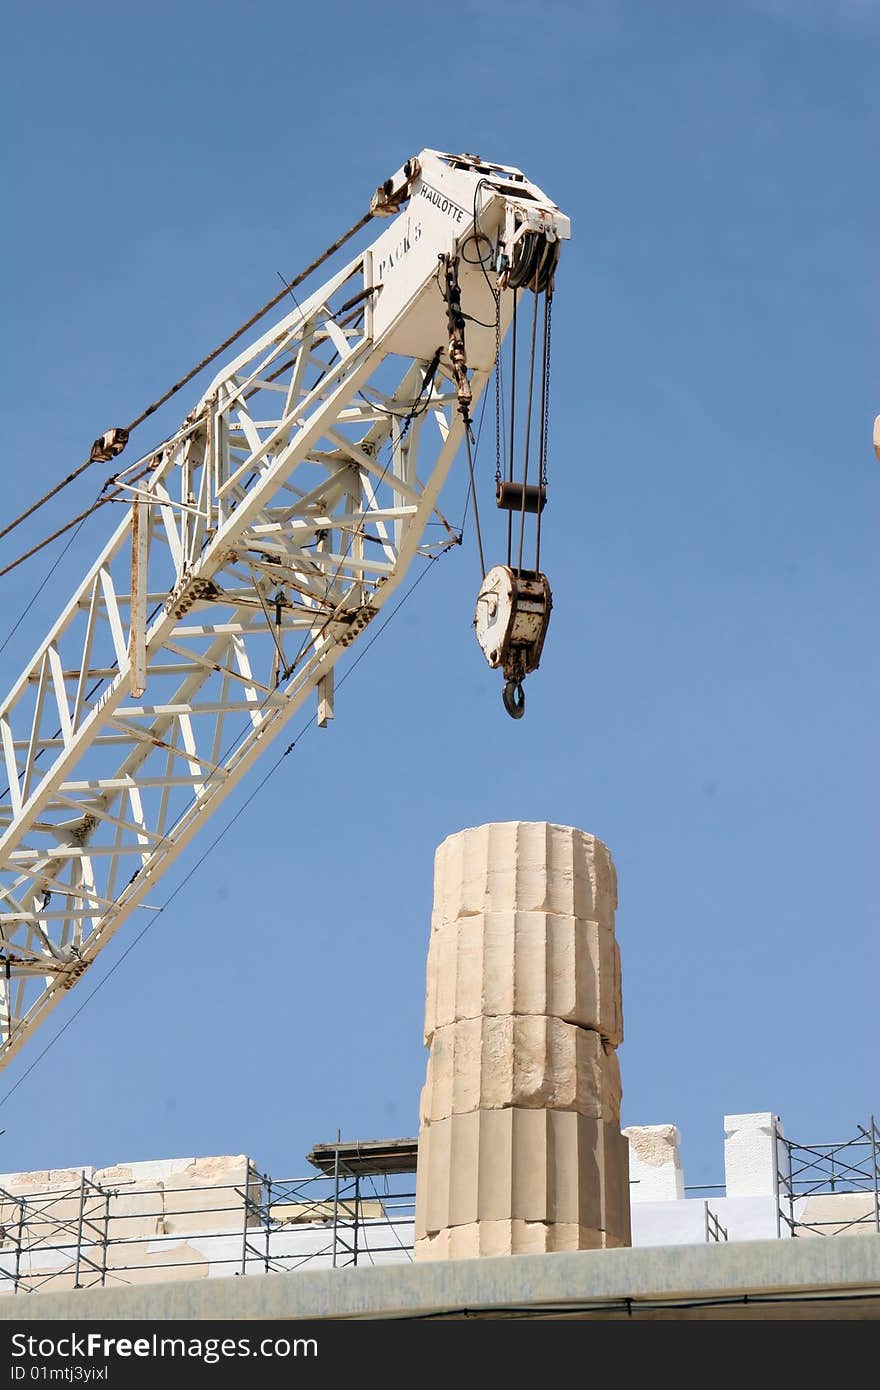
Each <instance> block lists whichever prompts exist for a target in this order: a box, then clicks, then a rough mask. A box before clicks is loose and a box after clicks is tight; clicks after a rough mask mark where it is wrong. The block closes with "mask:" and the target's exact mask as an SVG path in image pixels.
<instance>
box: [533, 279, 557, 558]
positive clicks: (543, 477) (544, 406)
mask: <svg viewBox="0 0 880 1390" xmlns="http://www.w3.org/2000/svg"><path fill="white" fill-rule="evenodd" d="M552 325H553V290H552V288H550V287H548V289H547V290H546V292H545V295H544V352H543V359H544V360H543V371H542V379H541V442H540V450H539V452H540V458H539V463H538V468H539V472H540V483H541V486H542V487H543V488H545V489H546V487H547V459H548V453H549V445H550V333H551V329H552ZM541 512H542V506H541V502H540V499H539V502H538V518H537V524H536V527H535V572H536V573H537V574H540V572H541Z"/></svg>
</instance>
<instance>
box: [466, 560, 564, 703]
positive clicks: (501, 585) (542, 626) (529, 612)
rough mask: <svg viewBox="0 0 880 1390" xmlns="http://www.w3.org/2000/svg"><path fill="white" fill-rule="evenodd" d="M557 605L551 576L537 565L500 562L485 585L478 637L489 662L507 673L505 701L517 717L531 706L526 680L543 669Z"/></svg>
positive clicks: (480, 597) (479, 604)
mask: <svg viewBox="0 0 880 1390" xmlns="http://www.w3.org/2000/svg"><path fill="white" fill-rule="evenodd" d="M552 607H553V595H552V594H551V592H550V585H549V583H548V580H547V576H546V575H545V574H541V573H540V572H538V571H535V570H516V569H513V568H511V567H510V566H509V565H495V567H494V568H493V569H490V570H489V572H488V574H487V575H486V577H485V579H484V580H483V583H482V585H481V587H480V592H479V594H478V596H477V608H476V613H475V614H474V628H475V630H476V634H477V641H478V642H479V644H480V646H481V647H482V649H483V655H484V656H485V658H486V660H487V661H488V663H489V665H490V666H491V667H492V668H493V669H495V668H497V667H499V666H500V667H501V670H502V671H503V672H504V676H505V680H506V685H505V689H504V704H505V708H506V709H507V712H508V714H511V715H512V716H513V718H514V719H519V718H520V717H521V716H522V714H523V713H524V711H525V696H524V695H523V691H522V682H523V680H524V679H525V677H526V676H527V675H528V674H529V672H530V671H535V670H537V668H538V665H539V663H540V660H541V652H542V650H543V647H544V638H545V637H546V636H547V628H548V626H549V623H550V610H551V608H552Z"/></svg>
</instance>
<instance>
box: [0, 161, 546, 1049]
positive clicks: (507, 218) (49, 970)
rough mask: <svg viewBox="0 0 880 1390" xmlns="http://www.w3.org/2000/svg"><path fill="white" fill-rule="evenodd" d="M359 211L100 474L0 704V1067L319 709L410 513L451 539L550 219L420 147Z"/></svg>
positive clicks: (406, 541)
mask: <svg viewBox="0 0 880 1390" xmlns="http://www.w3.org/2000/svg"><path fill="white" fill-rule="evenodd" d="M373 210H374V212H375V213H377V214H380V215H386V216H391V217H392V219H393V220H391V221H390V222H389V223H388V225H387V226H385V228H384V230H383V231H382V234H381V235H380V236H379V237H378V238H377V240H376V241H375V242H374V243H373V244H372V245H371V246H370V247H369V248H368V249H366V250H365V251H363V252H362V253H361V254H360V255H358V256H356V257H355V258H354V259H353V260H351V261H350V262H349V263H348V264H347V265H345V266H344V267H343V268H342V269H341V270H339V271H338V272H337V273H336V274H335V275H333V276H332V278H331V279H329V280H328V281H327V282H326V283H325V284H323V285H321V286H320V288H319V289H317V290H316V291H315V292H314V293H313V294H311V295H309V297H308V298H305V299H304V300H303V302H302V303H301V304H299V303H296V304H295V305H294V304H293V302H292V301H291V311H290V312H289V313H288V314H287V315H286V317H284V318H283V319H281V321H280V322H278V323H276V324H275V325H274V326H273V327H272V328H271V329H270V330H269V331H268V332H267V333H264V334H263V336H262V337H261V338H260V339H259V341H257V342H256V343H254V344H253V345H252V346H251V347H249V348H248V349H247V351H245V352H242V353H241V354H240V355H239V356H238V357H237V358H236V359H235V361H234V362H232V363H231V364H230V365H229V366H228V367H227V368H226V369H224V370H223V371H222V372H221V373H220V374H219V375H218V376H217V377H216V378H215V379H214V381H213V382H212V383H211V385H210V387H209V388H208V390H207V391H206V393H205V394H204V396H203V397H202V400H201V401H200V402H199V404H198V405H197V406H196V407H195V409H194V410H193V411H192V412H191V413H190V415H189V416H188V417H187V419H186V421H185V422H184V424H183V426H182V427H181V429H180V430H179V431H178V432H177V433H176V434H175V435H174V436H173V438H171V439H170V440H169V441H167V442H166V443H165V444H164V445H162V446H161V447H160V448H159V449H158V450H156V451H155V452H154V453H152V454H150V455H147V456H146V457H145V458H144V459H142V460H141V461H140V462H139V464H138V465H135V466H133V467H132V468H130V469H128V470H126V471H125V472H123V473H120V474H119V475H118V483H117V485H118V486H119V487H122V488H123V489H124V496H125V499H126V508H125V512H126V514H125V516H124V519H123V520H122V521H121V522H120V524H119V526H118V527H117V529H116V531H115V533H114V534H113V536H112V537H111V538H110V540H109V541H108V542H107V544H106V546H105V547H104V549H103V550H102V552H101V554H100V555H99V556H98V557H97V559H96V560H95V562H94V564H93V565H92V566H91V568H90V569H89V571H88V573H87V574H86V576H85V578H84V579H83V581H82V583H81V584H80V585H79V587H78V589H77V590H76V592H75V593H74V594H73V596H72V598H71V599H70V601H69V603H68V604H67V605H66V607H65V608H64V610H63V612H62V613H61V614H60V616H59V617H58V619H57V621H56V622H55V623H54V624H53V626H52V629H51V631H50V632H49V634H48V636H47V637H46V638H45V640H44V641H43V642H42V643H41V644H40V646H39V648H38V649H37V652H36V654H35V656H34V658H33V660H32V661H30V662H29V663H28V665H27V667H26V668H25V670H24V671H23V672H22V674H21V675H20V676H19V678H18V679H17V681H16V682H15V684H14V686H13V687H12V690H11V691H10V693H9V695H8V696H7V697H6V699H5V700H4V701H3V704H2V706H0V738H2V751H3V758H4V764H5V781H6V782H7V783H8V786H7V790H6V792H5V794H4V795H3V796H2V803H3V804H2V807H0V816H2V838H0V1065H2V1064H5V1062H6V1061H8V1060H9V1058H10V1057H11V1056H12V1055H13V1054H14V1053H15V1052H16V1051H17V1050H18V1048H19V1047H20V1046H21V1045H22V1043H23V1042H24V1041H25V1039H26V1038H27V1037H28V1036H29V1034H30V1033H31V1032H32V1031H33V1030H34V1029H35V1028H36V1027H37V1026H38V1024H39V1023H40V1022H41V1021H42V1019H43V1018H44V1017H45V1016H46V1015H47V1013H48V1011H49V1010H50V1009H51V1008H52V1007H53V1005H54V1004H55V1003H57V1002H58V1000H59V998H60V997H61V996H62V995H63V993H64V991H65V990H67V989H69V988H70V986H71V985H72V984H73V983H74V982H75V981H76V980H77V979H78V978H79V977H80V976H81V975H82V974H83V972H84V971H85V970H86V969H87V967H88V966H89V965H90V964H91V963H92V961H93V960H94V959H95V957H96V955H97V954H98V952H99V951H100V949H101V948H102V946H104V945H105V944H106V942H107V941H109V939H110V938H111V936H113V934H114V933H115V932H116V931H117V930H118V928H119V927H120V926H121V925H122V923H123V922H124V921H125V920H126V918H127V917H128V916H129V915H130V914H131V912H132V911H133V910H134V909H135V908H137V907H138V906H139V904H141V903H142V901H143V900H144V899H145V897H146V895H147V894H148V893H149V891H150V890H151V889H152V888H153V886H154V884H155V882H156V880H157V879H158V878H159V877H160V875H161V874H162V873H163V872H164V871H165V869H166V868H167V867H168V866H169V865H170V864H171V862H172V861H173V860H174V859H175V858H176V857H177V856H178V855H179V854H180V853H181V851H182V850H183V849H184V848H185V847H186V845H187V844H188V842H189V841H190V840H191V839H192V838H193V836H194V835H195V834H196V832H197V831H198V830H199V828H200V827H201V826H202V825H203V824H204V822H205V821H206V820H207V818H208V817H209V816H210V815H211V813H212V812H213V811H214V809H215V808H216V807H217V806H218V805H219V803H220V802H221V801H222V800H223V798H224V797H225V796H226V794H227V793H228V792H229V791H231V789H232V788H233V787H234V786H235V785H236V784H237V783H238V781H239V780H240V779H241V777H242V776H243V775H244V773H245V772H246V771H247V769H248V768H249V767H250V766H251V764H252V763H254V762H255V761H256V759H257V758H258V757H259V756H260V754H261V752H262V751H263V750H264V749H265V748H266V746H267V745H268V744H269V743H270V742H271V740H272V739H274V738H275V737H277V735H278V734H279V733H280V731H281V730H282V729H283V727H284V726H285V724H286V723H287V722H288V720H289V719H290V718H291V716H292V715H293V714H294V713H295V712H296V711H297V710H298V709H299V708H300V707H301V706H302V705H303V703H304V702H305V701H306V700H307V698H308V697H309V696H310V695H312V694H313V693H315V694H316V696H317V700H318V713H319V722H320V723H321V724H324V723H326V720H327V719H328V718H329V717H331V716H332V712H333V668H334V665H335V663H336V661H337V660H338V658H339V656H340V654H341V652H342V651H343V650H344V649H345V648H346V647H348V646H350V645H351V643H352V642H354V641H355V640H356V639H357V637H358V635H359V634H360V633H361V632H362V631H363V630H364V629H365V628H366V626H367V625H368V623H370V622H371V620H372V619H373V618H374V617H375V616H376V614H377V613H378V612H379V611H380V610H381V608H382V607H383V605H384V604H386V603H387V601H388V599H389V598H390V597H391V595H392V593H393V592H394V590H395V589H396V588H397V586H398V585H399V584H400V582H401V580H402V579H403V577H404V575H405V574H406V571H407V569H408V568H409V566H410V563H411V562H412V560H413V558H414V557H415V556H416V555H417V554H419V553H420V552H421V553H423V554H424V553H430V550H431V545H430V544H426V542H425V528H426V526H427V524H428V522H429V521H431V520H432V519H434V520H435V521H438V520H439V522H440V523H441V524H440V525H439V526H438V528H437V532H436V534H437V535H438V536H439V537H440V539H439V541H436V542H435V543H434V544H435V545H436V546H440V545H443V544H448V543H449V542H450V540H451V539H452V538H453V534H454V533H453V532H452V530H451V528H449V527H448V526H447V525H446V523H445V522H443V521H442V517H441V516H440V513H439V511H438V497H439V494H440V490H441V487H442V485H443V483H444V480H445V479H446V476H447V474H448V472H449V469H450V465H451V464H452V461H453V458H454V456H455V454H456V451H457V450H458V448H459V445H460V444H461V442H462V439H463V436H464V430H465V428H466V426H465V419H466V418H467V417H468V414H469V411H470V410H471V409H472V406H473V404H474V403H475V401H476V400H477V399H478V398H479V396H480V393H481V392H482V390H483V388H484V386H485V384H486V381H487V379H488V377H489V375H490V374H491V372H492V370H493V367H494V365H495V361H496V356H497V353H498V350H499V345H500V342H501V339H502V338H503V336H504V334H505V332H506V329H507V326H508V323H509V321H510V314H511V303H512V300H513V297H514V295H515V293H516V287H517V285H518V284H523V283H525V280H524V278H523V277H527V278H528V277H531V278H533V279H535V278H536V277H537V279H540V275H541V274H542V272H541V270H540V267H541V266H542V265H543V266H544V267H545V272H546V273H545V279H546V277H547V276H548V275H552V267H553V265H555V257H556V254H557V253H558V242H559V239H560V238H564V237H567V236H568V234H569V227H568V222H567V219H566V218H565V217H564V216H562V214H561V213H560V212H559V210H558V208H557V207H556V206H555V205H554V204H553V203H552V202H551V201H550V200H549V199H548V198H547V197H546V196H545V195H544V194H543V193H542V192H541V190H540V189H539V188H537V187H536V186H535V185H534V184H532V183H530V182H529V181H528V180H527V179H526V178H525V177H524V176H523V175H522V174H521V173H519V171H517V170H515V169H510V168H505V167H502V166H498V165H492V164H487V163H485V162H482V161H480V160H478V159H476V158H475V157H470V156H449V155H443V154H439V153H437V152H434V151H423V152H422V153H421V154H420V155H419V156H418V158H417V159H415V160H411V161H409V162H408V163H407V164H406V165H405V166H404V168H403V169H402V170H401V171H399V173H398V174H396V175H395V176H394V177H393V178H392V179H390V180H388V181H387V182H386V183H385V184H384V185H382V186H381V187H380V189H379V190H378V192H377V194H376V197H375V198H374V201H373ZM475 214H476V216H477V224H478V226H477V230H476V231H475V226H474V218H475ZM444 258H445V259H444ZM499 270H500V271H501V274H500V276H499V273H498V272H499ZM456 277H457V280H456ZM537 279H536V283H537ZM458 289H460V304H461V308H462V310H463V311H464V316H463V322H464V324H465V327H464V332H463V333H460V332H459V333H457V334H456V332H455V331H451V330H452V328H453V322H454V314H453V313H452V310H453V309H454V308H455V304H454V303H452V302H451V301H452V300H454V299H455V294H456V292H457V290H458ZM461 322H462V320H461V319H459V320H458V323H459V327H460V326H461Z"/></svg>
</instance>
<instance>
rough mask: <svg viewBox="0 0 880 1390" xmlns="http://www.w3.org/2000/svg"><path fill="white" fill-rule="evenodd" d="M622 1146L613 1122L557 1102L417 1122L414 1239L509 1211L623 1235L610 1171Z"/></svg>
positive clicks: (620, 1163) (624, 1238) (507, 1216)
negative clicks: (549, 1105)
mask: <svg viewBox="0 0 880 1390" xmlns="http://www.w3.org/2000/svg"><path fill="white" fill-rule="evenodd" d="M625 1146H626V1141H625V1140H623V1139H622V1138H621V1135H620V1130H619V1128H618V1126H617V1124H607V1123H606V1122H605V1121H602V1120H594V1119H590V1118H589V1117H588V1116H585V1115H578V1114H576V1113H575V1112H573V1111H564V1110H522V1109H519V1108H517V1109H512V1108H509V1109H506V1110H473V1111H470V1112H469V1113H468V1114H465V1115H452V1116H450V1118H449V1119H446V1120H440V1121H438V1122H437V1123H436V1124H431V1125H424V1126H423V1127H422V1130H421V1134H420V1137H419V1184H418V1186H419V1192H418V1194H417V1203H416V1239H420V1238H421V1237H422V1236H425V1235H431V1234H433V1233H435V1232H437V1231H442V1230H445V1229H447V1228H451V1227H453V1226H466V1225H470V1224H471V1223H473V1222H478V1221H505V1220H511V1219H513V1220H521V1221H538V1222H545V1223H548V1222H550V1223H553V1222H562V1223H563V1224H570V1225H575V1226H583V1227H586V1228H588V1229H591V1230H604V1229H606V1228H607V1229H608V1230H609V1232H610V1233H611V1234H612V1235H613V1236H614V1237H615V1239H617V1240H619V1241H621V1242H622V1243H627V1242H628V1238H629V1221H628V1211H629V1207H628V1203H627V1204H624V1205H625V1207H626V1213H627V1216H626V1220H625V1222H624V1221H623V1214H622V1212H621V1211H620V1210H619V1208H620V1206H621V1203H620V1193H619V1187H620V1182H619V1181H618V1176H617V1175H618V1173H619V1170H620V1169H621V1167H622V1169H623V1174H624V1176H625V1174H626V1147H625ZM623 1186H624V1187H625V1186H626V1182H624V1184H623ZM610 1209H613V1210H612V1213H611V1214H612V1216H613V1217H614V1218H615V1224H614V1226H612V1225H611V1221H610V1220H609V1216H608V1212H609V1210H610Z"/></svg>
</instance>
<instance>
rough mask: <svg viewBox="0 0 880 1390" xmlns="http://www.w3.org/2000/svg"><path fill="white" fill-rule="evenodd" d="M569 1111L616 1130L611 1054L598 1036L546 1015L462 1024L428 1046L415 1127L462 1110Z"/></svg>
mask: <svg viewBox="0 0 880 1390" xmlns="http://www.w3.org/2000/svg"><path fill="white" fill-rule="evenodd" d="M507 1106H520V1107H523V1108H525V1109H542V1110H576V1111H578V1113H580V1114H582V1115H588V1116H590V1117H591V1118H594V1119H604V1120H609V1121H611V1122H613V1123H615V1124H616V1123H617V1122H618V1118H619V1115H620V1068H619V1066H618V1062H617V1054H616V1053H615V1051H614V1049H613V1048H612V1047H610V1046H609V1044H607V1043H605V1042H603V1040H602V1038H600V1036H599V1034H598V1033H594V1032H591V1031H590V1030H589V1029H586V1028H576V1027H575V1026H574V1025H573V1024H571V1023H564V1022H562V1020H561V1019H558V1018H548V1017H547V1016H546V1015H531V1016H530V1015H526V1016H522V1015H510V1014H508V1015H506V1016H501V1017H496V1016H492V1017H483V1018H472V1019H464V1020H462V1021H461V1022H460V1023H451V1024H448V1025H447V1026H446V1027H444V1028H438V1029H437V1030H436V1031H435V1033H434V1035H433V1039H432V1042H431V1051H430V1054H429V1057H428V1074H427V1080H426V1082H425V1086H424V1088H423V1090H422V1102H421V1111H420V1119H421V1120H422V1121H423V1122H427V1123H430V1124H433V1123H436V1121H438V1120H443V1119H446V1117H447V1116H449V1115H453V1114H464V1113H466V1112H467V1111H469V1110H480V1109H482V1110H499V1109H503V1108H504V1107H507Z"/></svg>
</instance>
